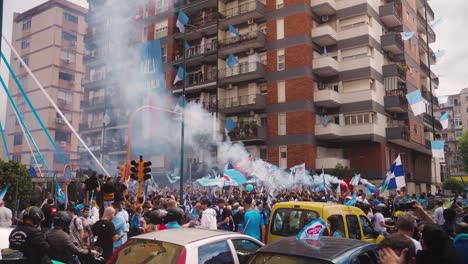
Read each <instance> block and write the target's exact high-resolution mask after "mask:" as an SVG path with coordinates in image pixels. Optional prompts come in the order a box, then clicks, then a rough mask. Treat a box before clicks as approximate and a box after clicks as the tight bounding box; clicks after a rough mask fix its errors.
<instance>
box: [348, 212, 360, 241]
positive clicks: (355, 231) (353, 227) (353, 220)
mask: <svg viewBox="0 0 468 264" xmlns="http://www.w3.org/2000/svg"><path fill="white" fill-rule="evenodd" d="M346 222H347V224H348V238H350V239H357V240H361V227H360V226H359V221H358V218H357V216H355V215H347V216H346Z"/></svg>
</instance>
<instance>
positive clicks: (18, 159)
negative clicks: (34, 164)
mask: <svg viewBox="0 0 468 264" xmlns="http://www.w3.org/2000/svg"><path fill="white" fill-rule="evenodd" d="M12 160H13V161H14V162H18V163H21V154H18V155H13V156H12Z"/></svg>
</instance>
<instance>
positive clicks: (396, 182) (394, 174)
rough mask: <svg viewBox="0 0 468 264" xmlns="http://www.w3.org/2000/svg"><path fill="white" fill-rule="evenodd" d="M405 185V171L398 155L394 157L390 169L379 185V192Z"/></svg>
mask: <svg viewBox="0 0 468 264" xmlns="http://www.w3.org/2000/svg"><path fill="white" fill-rule="evenodd" d="M404 186H406V181H405V173H404V171H403V164H402V163H401V158H400V155H398V157H397V158H396V159H395V161H394V162H393V163H392V166H391V167H390V170H389V171H388V172H387V175H385V179H384V182H383V183H382V186H380V194H382V193H384V192H385V191H386V190H395V189H397V188H401V187H404Z"/></svg>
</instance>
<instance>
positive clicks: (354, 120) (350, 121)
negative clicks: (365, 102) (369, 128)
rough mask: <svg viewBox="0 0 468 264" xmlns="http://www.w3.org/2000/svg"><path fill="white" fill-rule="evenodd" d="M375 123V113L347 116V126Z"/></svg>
mask: <svg viewBox="0 0 468 264" xmlns="http://www.w3.org/2000/svg"><path fill="white" fill-rule="evenodd" d="M372 123H374V113H361V114H350V115H345V125H363V124H372Z"/></svg>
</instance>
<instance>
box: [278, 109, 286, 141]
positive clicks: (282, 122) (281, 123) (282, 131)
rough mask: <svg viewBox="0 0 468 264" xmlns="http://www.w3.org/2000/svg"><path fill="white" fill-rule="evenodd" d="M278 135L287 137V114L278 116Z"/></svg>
mask: <svg viewBox="0 0 468 264" xmlns="http://www.w3.org/2000/svg"><path fill="white" fill-rule="evenodd" d="M278 135H279V136H284V135H286V113H279V114H278Z"/></svg>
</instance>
